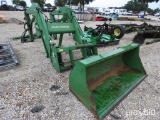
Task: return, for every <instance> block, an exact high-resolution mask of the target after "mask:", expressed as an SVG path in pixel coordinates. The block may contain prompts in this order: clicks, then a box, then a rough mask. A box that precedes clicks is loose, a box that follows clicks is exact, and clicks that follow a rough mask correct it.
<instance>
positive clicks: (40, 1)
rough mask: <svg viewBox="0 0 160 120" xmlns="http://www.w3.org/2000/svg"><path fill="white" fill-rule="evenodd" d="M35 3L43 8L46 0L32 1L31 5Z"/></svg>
mask: <svg viewBox="0 0 160 120" xmlns="http://www.w3.org/2000/svg"><path fill="white" fill-rule="evenodd" d="M33 2H34V3H38V4H39V6H40V7H41V8H42V7H43V5H44V4H45V0H31V3H33Z"/></svg>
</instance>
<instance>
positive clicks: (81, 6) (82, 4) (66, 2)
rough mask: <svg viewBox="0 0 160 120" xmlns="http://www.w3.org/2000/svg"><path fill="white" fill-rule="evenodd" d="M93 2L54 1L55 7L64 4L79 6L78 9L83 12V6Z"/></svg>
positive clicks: (83, 0) (74, 0) (90, 0)
mask: <svg viewBox="0 0 160 120" xmlns="http://www.w3.org/2000/svg"><path fill="white" fill-rule="evenodd" d="M92 1H93V0H55V5H57V6H64V5H65V4H69V5H70V4H73V5H78V4H80V9H81V10H82V9H83V10H84V5H85V4H89V2H92Z"/></svg>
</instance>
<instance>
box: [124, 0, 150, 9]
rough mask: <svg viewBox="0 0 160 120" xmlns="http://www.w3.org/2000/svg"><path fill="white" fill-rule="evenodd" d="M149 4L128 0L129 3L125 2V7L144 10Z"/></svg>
mask: <svg viewBox="0 0 160 120" xmlns="http://www.w3.org/2000/svg"><path fill="white" fill-rule="evenodd" d="M146 8H147V6H145V4H142V3H140V2H137V1H128V2H127V4H125V6H124V9H127V10H132V11H142V10H144V9H146Z"/></svg>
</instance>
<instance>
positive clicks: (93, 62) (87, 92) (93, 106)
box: [69, 43, 147, 118]
mask: <svg viewBox="0 0 160 120" xmlns="http://www.w3.org/2000/svg"><path fill="white" fill-rule="evenodd" d="M145 77H147V74H146V72H145V70H144V68H143V65H142V63H141V60H140V57H139V45H138V44H135V43H133V44H131V45H128V46H125V47H122V48H118V49H117V50H114V51H112V52H109V53H105V54H101V55H97V56H92V57H89V58H87V59H84V60H81V61H77V62H76V64H75V67H74V68H73V71H72V72H71V75H70V77H69V87H70V90H71V91H72V92H73V94H74V95H75V96H76V97H77V98H78V99H79V100H80V101H81V102H82V103H83V104H84V105H85V106H86V107H87V108H88V109H89V110H90V111H91V112H92V113H93V114H94V115H95V117H96V118H103V117H104V116H105V115H106V114H108V113H109V112H110V111H111V110H113V109H114V108H115V107H116V106H117V105H118V103H120V102H121V101H122V100H123V99H124V98H125V97H126V96H127V95H128V94H129V93H130V92H131V91H132V90H133V89H134V88H135V87H136V86H137V85H138V84H139V83H140V82H142V80H144V78H145Z"/></svg>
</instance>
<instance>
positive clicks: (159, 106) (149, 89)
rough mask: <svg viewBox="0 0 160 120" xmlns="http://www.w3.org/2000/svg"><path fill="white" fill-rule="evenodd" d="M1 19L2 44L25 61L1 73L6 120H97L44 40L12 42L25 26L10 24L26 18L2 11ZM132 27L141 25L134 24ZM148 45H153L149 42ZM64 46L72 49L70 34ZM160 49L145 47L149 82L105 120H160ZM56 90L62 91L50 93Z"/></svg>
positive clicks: (0, 101)
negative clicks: (55, 65) (56, 64)
mask: <svg viewBox="0 0 160 120" xmlns="http://www.w3.org/2000/svg"><path fill="white" fill-rule="evenodd" d="M0 15H4V16H5V18H4V20H5V23H2V24H0V28H1V29H0V34H1V35H0V43H4V42H10V43H11V44H12V46H13V48H14V50H15V53H16V54H17V56H18V58H19V60H20V65H19V66H17V67H15V68H13V69H10V70H6V71H3V72H0V118H1V120H95V118H94V116H93V114H92V113H90V112H89V111H88V109H86V108H85V107H84V105H83V104H82V103H80V102H79V101H78V100H77V99H76V97H75V96H74V95H73V94H72V93H71V92H70V91H69V82H68V81H69V80H68V77H69V74H70V72H71V70H68V71H66V72H63V73H58V72H56V70H55V69H54V68H53V67H52V65H51V63H50V60H49V59H47V58H46V54H45V50H44V46H43V44H42V42H41V40H40V39H36V40H35V42H32V43H25V44H22V43H21V42H20V40H18V41H11V40H10V38H11V37H15V36H20V35H21V34H22V32H23V25H17V24H15V23H13V22H12V20H11V18H13V17H14V18H17V19H19V20H23V17H24V16H23V12H19V11H16V12H4V11H0ZM148 17H150V16H148ZM152 19H154V20H156V21H149V22H148V23H151V24H153V25H159V26H160V22H159V19H158V18H156V17H152ZM102 23H103V22H85V23H84V24H81V25H80V26H81V27H82V29H83V27H84V25H86V26H91V27H95V25H96V24H102ZM112 23H118V24H121V23H130V21H112ZM132 23H137V24H141V23H142V22H138V21H137V22H134V21H132ZM135 34H136V33H130V34H126V35H125V36H124V37H123V38H122V39H121V41H120V44H119V45H116V46H110V47H102V48H99V53H104V51H105V52H108V51H112V50H114V49H116V48H117V47H120V46H124V45H128V44H130V43H132V42H131V40H132V39H133V37H134V35H135ZM149 40H151V39H148V40H147V41H149ZM64 41H65V43H64V45H65V46H68V45H70V44H72V43H73V42H72V38H71V37H70V36H69V35H68V34H66V35H65V37H64ZM159 46H160V42H159V43H155V44H151V45H145V44H144V45H142V46H141V49H140V57H141V59H142V62H143V65H144V67H145V70H146V72H147V74H148V77H147V78H146V79H145V80H144V81H143V82H142V83H141V84H140V85H139V86H138V87H137V88H136V89H135V90H134V91H133V92H132V93H131V94H130V95H129V96H128V97H127V98H126V99H124V100H123V102H121V103H120V104H119V106H117V107H116V108H115V109H114V110H113V111H112V112H111V114H109V115H108V116H106V118H105V120H114V119H122V120H138V119H139V120H160V48H159ZM77 53H78V52H77ZM53 85H56V86H59V87H57V88H55V89H54V87H53V88H52V89H50V88H51V87H52V86H53ZM56 89H57V90H56ZM36 106H39V108H41V111H40V112H36V109H35V107H36ZM34 112H36V113H34ZM140 113H142V114H140ZM143 113H145V114H143ZM147 113H148V115H147Z"/></svg>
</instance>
